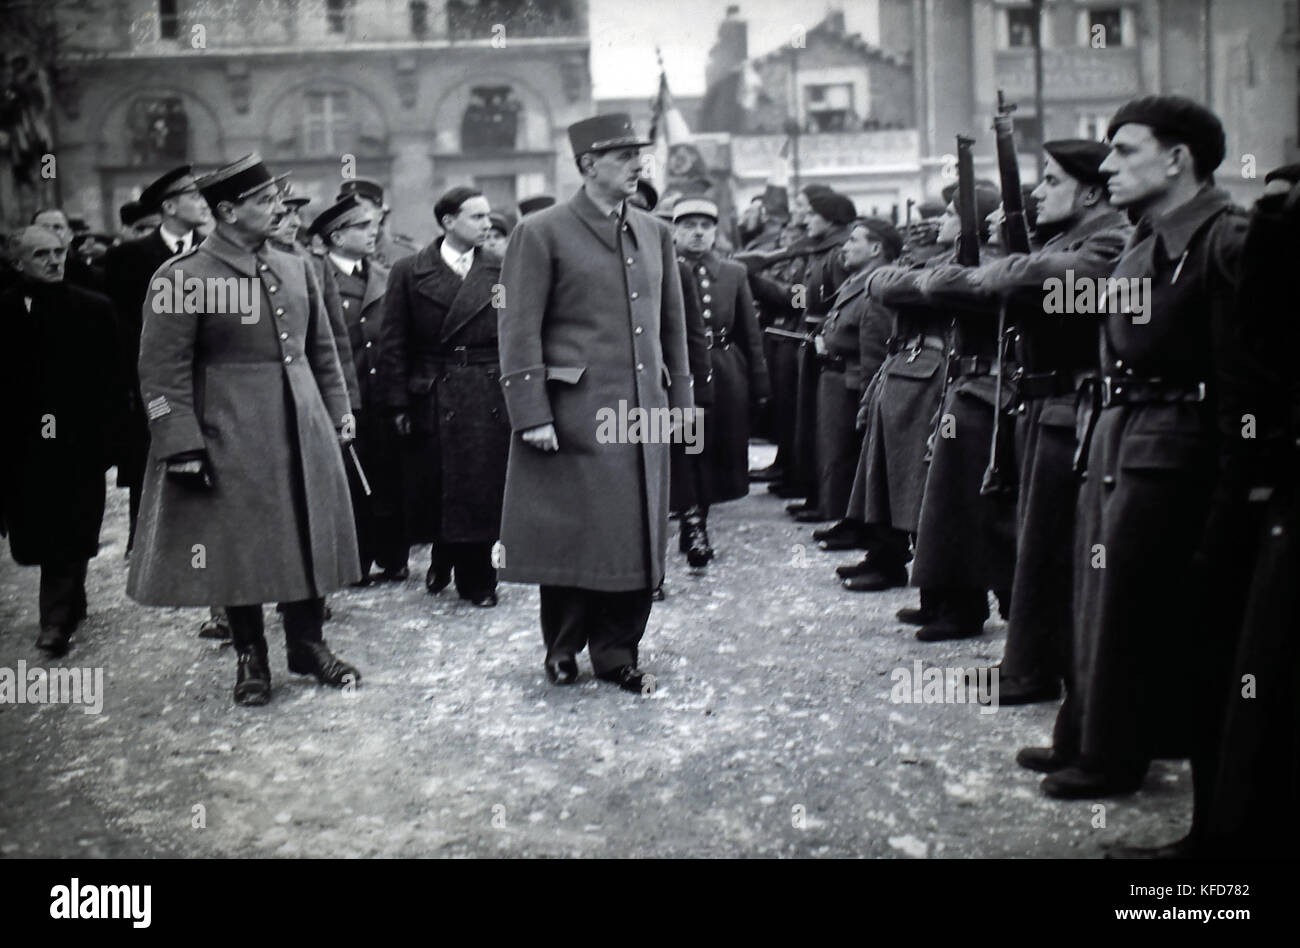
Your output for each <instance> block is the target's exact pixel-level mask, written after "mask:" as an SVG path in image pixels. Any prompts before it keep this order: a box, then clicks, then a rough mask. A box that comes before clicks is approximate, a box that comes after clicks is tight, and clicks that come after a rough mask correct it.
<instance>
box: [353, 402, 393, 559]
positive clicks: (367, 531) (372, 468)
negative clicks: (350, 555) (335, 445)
mask: <svg viewBox="0 0 1300 948" xmlns="http://www.w3.org/2000/svg"><path fill="white" fill-rule="evenodd" d="M353 447H354V448H355V449H356V452H357V459H358V460H359V461H360V462H361V467H362V468H363V469H364V470H365V473H366V481H367V483H368V484H369V486H370V494H369V495H367V494H366V490H365V485H363V484H362V482H361V475H360V473H359V472H358V471H357V465H356V464H355V463H354V462H353V460H352V457H351V452H350V451H348V450H347V449H346V448H344V449H343V467H344V468H345V469H346V470H347V472H348V490H349V491H350V493H351V495H352V513H353V516H354V519H355V522H356V527H357V553H358V554H359V556H360V559H361V576H362V578H364V577H365V576H366V575H368V574H369V572H370V565H371V564H372V563H373V564H375V565H376V566H378V567H379V568H380V569H381V570H400V569H402V568H403V567H405V566H406V561H407V556H408V554H409V552H410V541H409V540H408V539H407V538H406V531H405V529H404V520H403V517H402V458H401V442H400V440H399V439H398V436H397V434H396V432H395V431H393V428H392V425H391V424H384V422H383V420H382V419H381V418H380V417H379V416H378V413H377V412H366V413H364V415H363V414H362V413H361V412H358V413H357V438H356V441H354V442H353Z"/></svg>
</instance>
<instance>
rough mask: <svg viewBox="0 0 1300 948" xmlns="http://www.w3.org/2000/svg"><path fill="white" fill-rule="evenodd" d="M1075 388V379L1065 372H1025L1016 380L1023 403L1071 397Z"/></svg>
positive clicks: (1017, 389) (1018, 393)
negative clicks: (1039, 399) (1060, 396)
mask: <svg viewBox="0 0 1300 948" xmlns="http://www.w3.org/2000/svg"><path fill="white" fill-rule="evenodd" d="M1074 388H1075V386H1074V377H1073V376H1071V375H1068V374H1067V373H1065V372H1025V373H1024V374H1022V375H1021V376H1020V378H1019V379H1017V380H1016V394H1017V395H1018V396H1019V398H1020V400H1021V401H1031V400H1033V399H1035V398H1053V397H1055V396H1057V395H1069V394H1070V393H1071V392H1073V391H1074Z"/></svg>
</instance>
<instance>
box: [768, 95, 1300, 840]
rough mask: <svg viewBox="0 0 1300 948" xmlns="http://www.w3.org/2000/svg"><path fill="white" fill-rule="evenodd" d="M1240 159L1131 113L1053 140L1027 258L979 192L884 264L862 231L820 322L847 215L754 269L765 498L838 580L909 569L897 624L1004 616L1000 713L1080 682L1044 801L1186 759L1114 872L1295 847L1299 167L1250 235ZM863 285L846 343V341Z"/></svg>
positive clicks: (1149, 109) (870, 578)
mask: <svg viewBox="0 0 1300 948" xmlns="http://www.w3.org/2000/svg"><path fill="white" fill-rule="evenodd" d="M999 123H1001V124H1000V125H999ZM1001 126H1006V128H1005V129H1003V128H1002V127H1001ZM995 127H998V128H999V130H1000V131H1006V132H1007V134H1008V137H1009V132H1010V120H1009V118H1007V117H1006V116H1005V115H999V117H998V119H996V120H995ZM1224 153H1225V137H1224V133H1223V129H1222V125H1221V123H1220V121H1219V119H1218V118H1217V117H1216V116H1215V115H1214V114H1213V113H1211V112H1210V111H1209V110H1207V109H1206V108H1204V107H1203V106H1201V105H1199V104H1197V103H1194V102H1192V101H1190V100H1187V99H1184V98H1181V97H1176V96H1151V97H1146V98H1141V99H1136V100H1134V101H1132V102H1130V103H1128V104H1126V105H1125V106H1124V107H1123V108H1121V109H1120V110H1119V111H1118V112H1117V113H1116V115H1115V117H1114V119H1113V120H1112V122H1111V124H1110V127H1109V132H1108V141H1107V142H1106V143H1097V142H1089V141H1083V140H1062V141H1056V142H1048V143H1046V144H1045V146H1044V155H1043V162H1044V173H1043V175H1042V179H1041V181H1040V183H1039V184H1038V186H1037V187H1036V188H1035V190H1034V192H1033V198H1034V199H1035V200H1036V216H1037V220H1036V233H1035V234H1034V238H1035V240H1034V243H1033V245H1032V246H1025V247H1023V248H1020V249H1019V252H1010V253H1008V252H1007V250H1008V248H1007V246H1006V245H1007V244H1008V243H1009V242H1010V240H1009V237H1010V234H1011V228H1010V227H1009V226H1007V224H1008V220H1007V219H1008V217H1009V216H1010V213H1011V208H1010V207H1004V209H999V207H998V205H999V203H1000V198H999V195H998V191H997V189H996V188H994V187H992V186H991V185H985V184H982V183H980V184H977V183H974V182H973V181H971V182H969V184H970V191H969V192H967V194H965V195H963V194H961V193H960V192H961V188H960V187H958V186H954V187H953V188H952V189H951V190H950V191H949V192H948V193H946V194H945V200H947V201H948V206H947V209H946V212H945V214H944V217H943V219H942V220H941V222H940V224H939V228H938V233H937V235H936V241H935V244H936V245H935V247H933V248H922V247H916V246H911V247H909V248H908V252H907V254H906V256H905V258H904V259H903V260H901V261H899V262H897V263H894V262H892V258H893V257H894V256H897V250H898V248H897V242H896V241H895V240H894V239H892V238H889V237H887V236H882V234H884V233H885V232H884V231H883V230H882V228H880V227H879V226H878V225H865V226H863V227H862V232H861V237H862V239H863V240H864V241H867V242H873V243H874V244H875V245H876V248H877V251H878V252H877V253H876V254H875V255H874V256H873V255H871V254H866V256H868V258H869V259H870V260H871V262H869V263H867V264H865V265H864V264H861V263H858V264H857V265H856V266H854V262H855V258H854V256H853V254H852V253H850V251H849V250H848V249H846V252H845V255H844V258H843V260H842V261H840V262H839V263H840V264H848V265H849V266H850V268H851V269H855V270H856V272H854V273H853V274H852V275H850V276H849V277H848V279H847V280H846V281H845V282H843V283H842V284H841V285H840V289H839V296H838V298H836V299H835V300H834V301H832V299H831V297H829V296H828V295H827V294H826V293H825V292H824V288H825V287H826V285H827V284H826V281H825V273H826V271H827V268H828V267H829V266H834V265H836V262H835V261H834V260H833V259H831V258H830V254H828V246H829V244H830V243H831V241H830V240H826V241H825V242H824V243H825V245H824V243H823V241H822V240H821V238H822V234H823V233H825V232H826V231H827V227H826V225H827V223H830V224H831V225H832V226H833V225H834V224H835V223H836V222H837V218H839V219H843V218H846V217H848V216H850V215H849V213H848V211H847V209H846V210H844V211H840V210H839V209H838V208H837V207H836V202H835V200H834V196H833V195H828V194H827V193H826V192H824V191H819V190H818V189H817V188H816V187H815V186H814V187H809V188H805V189H804V192H803V194H802V195H801V198H800V202H799V203H801V204H802V205H804V206H803V207H800V206H798V204H797V205H796V208H795V210H796V213H797V214H802V215H804V216H806V217H807V219H808V220H810V221H811V222H813V226H810V227H809V228H808V234H807V237H806V238H805V239H804V240H803V241H802V242H801V243H795V244H794V245H793V246H792V247H791V248H790V249H789V250H788V251H786V252H785V253H784V254H783V255H782V254H776V255H773V254H771V253H766V254H754V255H750V256H749V257H748V260H749V262H750V264H751V266H752V268H753V273H752V275H751V282H752V284H753V285H754V288H755V296H756V297H757V298H758V299H759V300H760V306H763V308H764V309H765V310H766V312H767V318H766V319H765V322H766V323H767V325H768V326H769V330H768V331H769V336H770V338H771V342H770V343H769V346H770V350H769V352H770V354H769V364H770V365H771V366H772V370H773V385H774V387H775V388H776V390H777V392H778V402H779V404H780V405H781V406H782V407H783V408H784V410H785V412H786V414H785V416H784V417H782V416H780V415H779V414H778V417H777V427H778V432H779V436H780V449H781V450H780V452H779V454H778V459H777V463H776V465H775V469H774V470H767V471H762V472H757V476H759V477H762V478H769V479H773V480H775V481H776V483H775V484H774V485H773V489H774V491H775V492H777V493H778V494H780V495H783V496H788V497H804V498H806V500H805V501H804V502H803V503H800V504H794V505H792V506H791V507H790V508H789V510H790V512H791V514H792V515H793V516H794V517H795V519H796V520H798V521H800V522H808V523H815V522H824V521H831V520H833V521H835V522H834V524H833V525H832V526H829V527H826V528H823V529H820V530H817V531H815V532H814V537H815V538H816V539H817V540H818V541H819V542H820V543H821V545H822V547H823V548H825V549H831V550H834V549H850V548H858V549H862V550H864V551H865V555H864V557H863V560H862V562H860V563H857V564H852V565H847V566H843V567H840V568H839V570H838V572H839V574H840V576H841V577H842V578H843V580H844V585H845V586H846V587H847V588H849V589H853V590H857V591H875V590H882V589H888V588H892V587H897V586H903V585H906V584H907V582H908V573H907V568H906V566H907V563H908V562H909V560H912V558H913V557H914V561H913V565H912V571H911V577H910V579H911V584H912V585H914V586H917V587H919V589H920V605H919V607H913V608H907V609H903V610H901V611H900V612H899V618H900V619H901V620H903V621H905V622H910V623H913V624H916V625H918V626H920V628H919V630H918V632H917V638H918V639H919V640H921V641H926V642H934V641H943V640H952V639H964V638H970V637H973V636H977V635H979V634H981V632H982V630H983V625H984V622H985V620H986V618H987V617H988V615H989V606H988V593H989V592H990V591H992V592H993V593H995V595H996V597H997V599H998V602H999V606H1000V609H1001V611H1002V614H1003V616H1004V617H1005V618H1006V619H1007V620H1008V625H1007V642H1006V652H1005V655H1004V658H1003V661H1002V663H1001V665H1000V666H998V672H999V673H1000V689H999V700H1000V703H1001V704H1023V703H1031V702H1040V701H1051V700H1056V699H1059V698H1060V697H1061V694H1062V687H1063V688H1064V695H1065V700H1064V702H1063V704H1062V707H1061V710H1060V713H1059V715H1058V718H1057V722H1056V727H1055V730H1054V734H1053V742H1052V745H1051V746H1050V747H1045V748H1025V749H1023V750H1021V751H1020V753H1019V754H1018V755H1017V761H1018V762H1019V763H1020V764H1021V765H1022V766H1024V767H1026V768H1029V769H1031V770H1034V771H1038V772H1041V773H1044V774H1046V776H1045V777H1044V778H1043V781H1042V789H1043V791H1044V792H1045V793H1047V794H1048V795H1051V796H1054V797H1058V798H1064V799H1092V798H1098V797H1107V796H1111V795H1115V794H1124V793H1131V792H1133V791H1136V790H1138V789H1139V788H1140V786H1141V785H1142V781H1143V777H1144V775H1145V773H1146V771H1147V768H1148V765H1149V763H1150V762H1151V761H1152V760H1154V759H1157V758H1190V760H1191V761H1192V774H1193V786H1194V814H1193V820H1192V830H1191V832H1190V833H1189V835H1188V836H1187V837H1186V838H1185V839H1182V840H1179V841H1178V842H1177V843H1175V844H1172V845H1169V846H1164V847H1158V848H1156V849H1154V850H1144V849H1138V848H1120V849H1118V850H1116V851H1115V854H1116V855H1127V856H1152V855H1154V856H1187V855H1225V854H1232V855H1244V854H1267V855H1283V854H1289V853H1293V852H1294V848H1295V846H1296V844H1297V842H1300V839H1298V838H1297V836H1298V832H1297V828H1298V827H1300V821H1297V819H1296V816H1295V814H1296V812H1297V810H1296V804H1297V803H1298V802H1300V799H1297V797H1298V796H1300V780H1297V777H1296V773H1295V761H1296V758H1297V752H1298V750H1300V745H1298V744H1297V740H1296V738H1297V733H1296V726H1297V707H1300V705H1298V703H1297V667H1300V665H1298V663H1297V657H1298V656H1297V652H1296V646H1297V641H1298V640H1297V637H1296V636H1295V628H1296V610H1295V604H1296V603H1295V577H1296V576H1297V575H1300V573H1297V571H1296V547H1295V539H1294V536H1295V531H1296V528H1297V520H1296V517H1297V513H1296V476H1295V475H1296V471H1297V457H1298V455H1297V449H1300V428H1298V427H1297V425H1298V424H1300V400H1298V399H1297V373H1296V372H1295V371H1294V367H1293V366H1292V365H1291V364H1290V363H1289V361H1288V357H1287V356H1286V355H1285V353H1286V352H1288V351H1289V348H1288V347H1287V346H1285V345H1282V344H1279V343H1281V342H1282V341H1283V340H1286V339H1293V338H1294V335H1295V326H1294V320H1291V319H1289V318H1287V317H1286V316H1284V315H1283V313H1284V304H1283V301H1284V300H1285V298H1286V295H1285V294H1286V290H1285V287H1284V286H1283V285H1282V282H1281V281H1282V280H1283V279H1284V278H1285V277H1284V275H1285V272H1286V265H1285V263H1283V262H1282V261H1283V259H1284V256H1283V254H1284V253H1285V251H1286V250H1294V247H1295V243H1296V239H1297V236H1300V231H1297V230H1296V224H1297V223H1298V221H1297V218H1296V212H1297V208H1298V206H1300V187H1297V182H1298V181H1300V171H1297V168H1296V167H1295V166H1290V167H1288V168H1284V169H1279V170H1278V171H1276V172H1274V173H1273V174H1271V175H1270V176H1269V179H1268V185H1269V186H1268V191H1267V192H1266V194H1265V196H1264V197H1263V198H1261V199H1260V201H1259V203H1258V204H1257V206H1256V208H1255V210H1254V213H1253V215H1249V216H1248V215H1247V214H1246V213H1245V212H1244V211H1242V210H1240V209H1239V208H1237V207H1235V206H1234V205H1233V203H1232V202H1231V200H1230V199H1229V197H1228V195H1227V194H1226V193H1225V192H1224V191H1222V190H1219V189H1217V188H1215V187H1214V183H1213V173H1214V171H1215V169H1216V168H1217V167H1218V166H1219V165H1220V163H1221V162H1222V160H1223V158H1224ZM968 173H969V172H968ZM968 180H969V179H968ZM1004 183H1005V179H1004ZM1017 183H1018V182H1017ZM1017 190H1018V188H1017ZM963 197H965V198H966V204H967V206H966V207H965V208H963V207H961V205H962V203H963V201H962V198H963ZM1017 211H1019V208H1018V206H1017ZM843 237H844V232H843V231H841V232H840V233H839V234H838V235H836V238H835V239H837V240H841V241H842V240H843ZM975 240H978V252H977V253H971V251H972V250H973V249H974V245H975ZM963 244H965V245H964V246H963ZM994 244H1001V245H1002V246H1000V247H995V246H993V245H994ZM851 246H852V243H851V242H850V243H849V244H846V248H848V247H851ZM1010 249H1012V250H1016V249H1017V248H1015V247H1012V248H1010ZM774 257H775V259H774ZM782 257H784V259H782ZM859 287H860V288H861V289H860V290H858V288H859ZM1085 288H1086V293H1085V292H1084V290H1085ZM1130 290H1131V291H1132V297H1131V299H1128V300H1127V302H1125V301H1124V299H1125V298H1122V297H1120V295H1119V294H1120V292H1121V291H1130ZM856 292H860V294H861V296H862V297H864V298H865V301H866V302H865V303H859V304H858V306H857V308H856V314H855V318H851V319H849V320H847V322H848V323H849V324H850V325H851V326H852V327H853V329H856V331H857V334H858V337H857V339H856V340H851V341H849V342H847V344H846V342H844V341H840V342H837V341H836V339H837V337H839V336H840V335H841V334H842V333H843V329H844V327H843V326H842V325H841V324H842V323H843V322H845V320H843V319H842V314H843V311H844V310H846V309H847V308H848V307H850V306H851V305H852V303H851V301H852V300H853V299H855V298H857V296H856V295H855V293H856ZM796 293H802V294H806V299H805V305H804V306H803V307H800V306H798V305H794V304H796V303H797V301H796V300H795V296H794V294H796ZM764 304H766V305H764ZM828 311H829V313H830V315H829V316H828V315H827V313H828ZM799 317H802V319H803V321H804V325H802V326H799V325H798V318H799ZM850 335H851V334H850ZM854 343H856V345H855V344H854ZM818 370H820V371H818ZM845 382H848V383H849V384H848V386H847V388H848V396H849V397H845V395H844V394H843V384H844V383H845ZM854 396H857V397H856V398H855V397H854ZM854 409H857V410H856V412H855V410H854ZM850 417H853V423H850V422H849V421H848V419H849V418H850Z"/></svg>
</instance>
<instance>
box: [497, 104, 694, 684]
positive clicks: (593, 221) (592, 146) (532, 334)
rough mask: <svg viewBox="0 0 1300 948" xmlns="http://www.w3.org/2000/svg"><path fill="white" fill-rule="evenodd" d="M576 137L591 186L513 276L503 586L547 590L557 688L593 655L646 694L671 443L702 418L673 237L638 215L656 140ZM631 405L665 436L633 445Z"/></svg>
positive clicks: (598, 123) (505, 365)
mask: <svg viewBox="0 0 1300 948" xmlns="http://www.w3.org/2000/svg"><path fill="white" fill-rule="evenodd" d="M569 141H570V144H571V145H572V147H573V154H574V158H575V161H576V162H577V164H578V168H579V170H580V171H581V173H582V177H583V185H582V188H581V189H580V190H579V191H578V192H577V193H576V194H575V195H574V196H573V197H572V198H571V199H570V200H569V201H567V202H565V203H563V204H557V205H556V206H554V207H551V208H547V209H545V210H542V211H538V212H536V213H534V214H530V215H528V216H527V217H524V218H523V219H522V220H520V222H519V224H518V226H517V227H516V228H515V232H514V234H513V235H512V236H511V238H510V243H509V245H508V246H507V247H506V259H505V265H504V267H503V269H502V284H503V288H504V291H505V306H504V307H503V308H502V309H501V311H500V314H499V327H500V335H501V384H502V387H503V389H504V391H505V398H506V406H507V408H508V409H509V412H510V423H511V427H512V428H513V430H514V432H515V436H514V438H513V440H512V441H511V444H510V461H509V469H508V472H507V475H506V495H505V509H504V511H503V513H502V523H501V539H502V544H503V546H504V556H505V566H504V568H503V571H502V578H503V579H506V580H508V581H516V582H528V583H538V584H540V585H541V620H542V635H543V638H544V640H545V643H546V661H545V668H546V673H547V676H548V677H549V678H550V680H551V681H552V682H553V683H555V684H560V685H564V684H571V683H573V682H575V681H576V680H577V678H578V665H577V660H576V657H577V653H578V652H580V651H581V650H582V649H583V648H584V647H586V648H587V649H588V651H589V653H590V655H591V661H592V667H593V669H594V670H595V673H596V675H597V676H598V677H599V678H601V679H603V680H607V681H610V682H613V683H615V684H617V685H619V686H620V687H622V688H624V689H627V690H631V691H636V692H641V691H642V689H643V687H645V686H646V681H645V676H644V673H643V672H641V671H640V670H639V669H638V667H637V658H638V646H639V644H640V641H641V638H642V636H643V635H644V632H645V626H646V622H647V620H648V619H649V616H650V608H651V603H652V599H651V595H652V591H653V590H654V588H655V587H656V586H657V585H659V583H660V582H661V581H662V579H663V573H664V557H665V553H666V549H665V547H666V537H667V531H668V466H669V454H668V447H669V445H668V443H665V442H666V439H667V438H670V437H671V436H672V431H674V430H676V427H677V426H676V425H674V424H673V423H672V422H673V421H674V420H676V421H677V422H678V423H680V424H683V425H684V424H687V423H691V424H693V422H694V419H693V418H691V417H690V415H692V414H693V412H694V400H693V398H692V394H691V374H690V367H689V363H688V359H687V350H686V326H685V320H684V317H683V310H682V288H681V282H680V278H679V277H678V271H677V260H676V255H675V253H674V251H673V244H672V236H671V234H670V233H669V231H668V229H667V228H665V227H663V226H661V225H660V224H658V223H656V222H655V221H654V220H652V219H651V218H650V217H649V216H647V215H645V214H642V213H640V212H637V211H628V209H627V204H626V199H627V198H628V197H629V196H630V195H632V194H633V193H635V191H636V189H637V181H638V179H639V176H640V170H641V161H640V150H641V148H642V147H643V146H644V145H646V144H647V142H646V141H645V140H644V139H642V138H641V137H639V136H638V135H637V134H636V133H635V132H634V131H633V129H632V122H631V119H630V118H629V117H628V116H627V115H624V114H614V115H598V116H595V117H593V118H590V119H586V120H584V121H581V122H578V123H576V124H574V125H571V126H570V127H569ZM671 409H675V410H676V411H675V413H674V412H673V411H671ZM633 410H638V411H639V412H640V414H639V415H638V416H637V417H638V418H640V417H641V415H644V414H645V413H650V417H651V418H652V419H653V420H655V421H656V422H658V423H659V437H658V439H657V440H656V439H655V438H652V437H649V436H647V435H646V433H645V432H644V431H641V433H640V434H638V435H637V437H633V436H632V435H633V428H632V419H631V412H632V411H633ZM674 414H675V419H674ZM611 418H613V419H614V422H613V423H611V422H610V419H611ZM619 418H622V419H623V421H624V422H625V424H623V425H620V424H618V423H617V420H618V419H619ZM602 419H604V420H602ZM665 421H667V422H668V424H667V425H664V424H663V422H665ZM611 428H612V429H614V431H611ZM620 429H621V430H622V431H623V432H626V433H625V434H620ZM638 430H640V426H638Z"/></svg>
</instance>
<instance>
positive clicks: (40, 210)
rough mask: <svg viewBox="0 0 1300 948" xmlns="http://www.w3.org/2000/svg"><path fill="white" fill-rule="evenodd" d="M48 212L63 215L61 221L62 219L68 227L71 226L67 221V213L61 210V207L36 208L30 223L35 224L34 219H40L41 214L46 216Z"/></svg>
mask: <svg viewBox="0 0 1300 948" xmlns="http://www.w3.org/2000/svg"><path fill="white" fill-rule="evenodd" d="M50 211H58V212H59V213H60V214H62V215H63V219H64V220H65V221H68V226H69V227H71V226H72V222H71V221H70V220H68V212H67V211H65V210H64V209H63V208H61V207H40V208H37V209H36V213H35V214H33V215H32V219H31V221H30V223H32V224H35V223H36V218H38V217H40V216H41V215H42V214H48V213H50Z"/></svg>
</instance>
